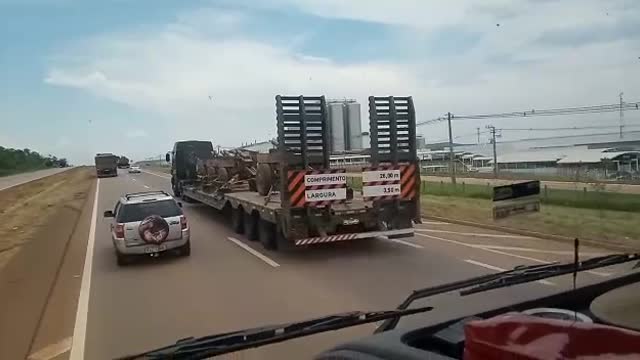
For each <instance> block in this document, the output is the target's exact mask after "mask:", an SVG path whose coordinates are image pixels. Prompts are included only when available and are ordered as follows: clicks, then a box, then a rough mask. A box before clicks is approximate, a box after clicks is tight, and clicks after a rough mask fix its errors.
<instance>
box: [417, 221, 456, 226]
mask: <svg viewBox="0 0 640 360" xmlns="http://www.w3.org/2000/svg"><path fill="white" fill-rule="evenodd" d="M418 225H451V224H450V223H446V222H442V221H423V222H421V223H420V224H418Z"/></svg>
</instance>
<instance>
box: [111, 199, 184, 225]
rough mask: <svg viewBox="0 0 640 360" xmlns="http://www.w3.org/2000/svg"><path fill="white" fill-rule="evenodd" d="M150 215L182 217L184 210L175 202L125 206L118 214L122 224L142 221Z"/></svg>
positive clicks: (163, 201)
mask: <svg viewBox="0 0 640 360" xmlns="http://www.w3.org/2000/svg"><path fill="white" fill-rule="evenodd" d="M149 215H158V216H160V217H163V218H166V217H173V216H180V215H182V210H181V209H180V208H179V207H178V205H177V204H176V203H175V201H173V200H162V201H153V202H146V203H137V204H124V205H122V207H121V209H120V212H119V213H118V218H117V221H118V222H120V223H127V222H133V221H142V220H143V219H144V218H146V217H147V216H149Z"/></svg>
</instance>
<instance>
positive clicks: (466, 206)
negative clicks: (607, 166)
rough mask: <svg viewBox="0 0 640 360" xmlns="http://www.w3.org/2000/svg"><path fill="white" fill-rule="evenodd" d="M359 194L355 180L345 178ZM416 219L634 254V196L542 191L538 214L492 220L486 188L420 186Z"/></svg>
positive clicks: (638, 213)
mask: <svg viewBox="0 0 640 360" xmlns="http://www.w3.org/2000/svg"><path fill="white" fill-rule="evenodd" d="M348 182H349V184H350V185H352V186H353V187H354V189H361V188H362V182H361V179H360V178H349V180H348ZM421 190H422V214H423V215H434V216H441V217H446V218H450V219H459V220H466V221H473V222H478V223H483V224H490V225H499V226H504V227H510V228H514V229H521V230H529V231H536V232H541V233H547V234H555V235H562V236H568V237H578V238H583V239H590V240H596V241H606V242H608V243H611V244H618V245H624V246H634V247H636V246H637V247H638V249H639V250H640V196H638V195H634V194H621V193H612V192H603V191H599V189H598V188H593V189H588V191H587V192H584V191H573V190H559V189H548V190H547V191H546V192H544V193H543V194H541V202H542V207H541V211H540V212H539V213H534V214H525V215H518V216H514V217H511V218H506V219H502V220H498V221H495V220H493V218H492V212H491V210H492V206H493V204H492V201H491V194H492V188H491V187H489V186H486V185H470V184H466V185H464V186H463V185H462V184H458V185H457V186H456V185H453V184H449V183H439V182H426V181H424V182H423V183H422V188H421Z"/></svg>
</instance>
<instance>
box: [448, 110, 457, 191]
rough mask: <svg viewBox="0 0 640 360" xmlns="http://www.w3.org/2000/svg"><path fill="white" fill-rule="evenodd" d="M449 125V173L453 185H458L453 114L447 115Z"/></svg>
mask: <svg viewBox="0 0 640 360" xmlns="http://www.w3.org/2000/svg"><path fill="white" fill-rule="evenodd" d="M447 123H448V124H449V173H450V174H451V183H452V184H454V185H455V184H456V166H455V163H454V158H453V133H452V131H451V113H450V112H449V113H447Z"/></svg>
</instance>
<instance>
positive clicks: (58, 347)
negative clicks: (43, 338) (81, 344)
mask: <svg viewBox="0 0 640 360" xmlns="http://www.w3.org/2000/svg"><path fill="white" fill-rule="evenodd" d="M71 343H72V340H71V336H69V337H67V338H64V339H62V340H60V341H58V342H57V343H55V344H49V345H47V346H45V347H43V348H42V349H40V350H38V351H36V352H34V353H32V354H31V355H29V356H28V357H27V360H51V359H53V358H56V357H58V356H60V355H62V354H64V353H66V352H67V351H69V349H71Z"/></svg>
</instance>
